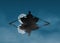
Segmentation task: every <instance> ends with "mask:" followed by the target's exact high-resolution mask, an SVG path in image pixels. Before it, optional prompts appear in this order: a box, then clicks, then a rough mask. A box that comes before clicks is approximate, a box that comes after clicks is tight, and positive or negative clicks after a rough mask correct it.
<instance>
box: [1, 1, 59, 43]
mask: <svg viewBox="0 0 60 43" xmlns="http://www.w3.org/2000/svg"><path fill="white" fill-rule="evenodd" d="M29 10H31V11H32V14H33V15H34V16H37V17H39V18H42V19H44V20H46V21H49V22H50V23H51V24H50V25H49V26H46V27H42V28H40V29H39V30H36V31H33V32H32V33H31V36H28V35H27V34H25V35H21V34H19V33H18V31H17V29H16V28H15V27H13V26H10V25H9V24H8V23H9V22H10V21H13V20H15V19H17V17H18V15H19V14H21V13H27V12H28V11H29ZM38 25H40V21H39V22H38ZM0 43H60V1H58V0H49V1H48V0H0Z"/></svg>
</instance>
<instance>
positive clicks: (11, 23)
mask: <svg viewBox="0 0 60 43" xmlns="http://www.w3.org/2000/svg"><path fill="white" fill-rule="evenodd" d="M16 21H17V20H14V21H12V22H10V23H9V24H10V25H13V26H14V27H16V28H17V26H16V25H15V24H13V23H15V22H16Z"/></svg>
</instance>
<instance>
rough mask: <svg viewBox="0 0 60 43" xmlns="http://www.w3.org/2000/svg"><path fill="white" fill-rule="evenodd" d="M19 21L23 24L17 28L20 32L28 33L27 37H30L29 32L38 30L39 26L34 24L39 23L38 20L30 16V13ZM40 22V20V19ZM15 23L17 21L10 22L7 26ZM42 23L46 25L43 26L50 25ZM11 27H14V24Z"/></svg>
mask: <svg viewBox="0 0 60 43" xmlns="http://www.w3.org/2000/svg"><path fill="white" fill-rule="evenodd" d="M20 19H21V21H22V22H23V24H21V26H19V28H20V29H22V30H25V31H26V32H27V33H28V35H30V33H31V31H33V30H37V29H39V26H38V25H37V24H36V23H37V22H38V21H39V18H38V17H34V16H33V15H32V14H31V11H29V12H28V14H27V16H26V18H24V17H22V18H20ZM40 20H42V19H40ZM16 21H17V20H15V21H13V22H10V23H9V24H12V23H14V22H16ZM42 21H44V20H42ZM44 22H45V23H46V24H44V26H45V25H48V24H50V23H49V22H47V21H44ZM12 25H14V24H12ZM14 26H15V27H17V26H16V25H14Z"/></svg>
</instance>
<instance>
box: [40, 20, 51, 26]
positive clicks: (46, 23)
mask: <svg viewBox="0 0 60 43" xmlns="http://www.w3.org/2000/svg"><path fill="white" fill-rule="evenodd" d="M40 20H41V21H43V22H45V24H44V26H47V25H49V24H50V23H49V22H47V21H45V20H43V19H40Z"/></svg>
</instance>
